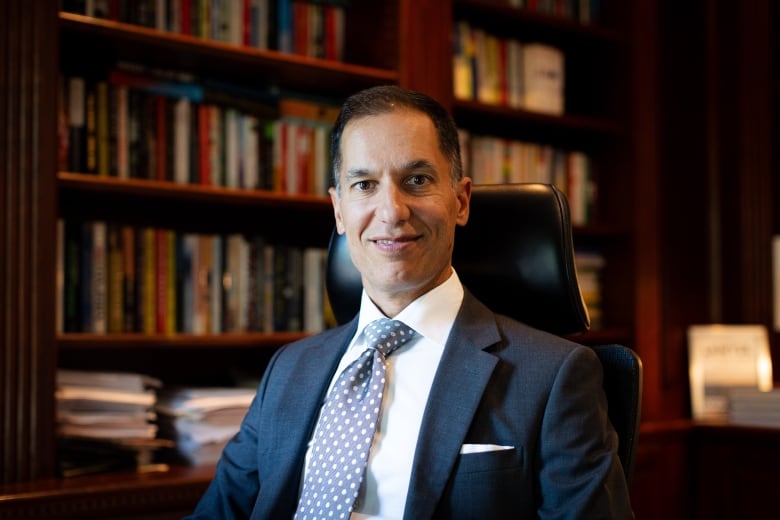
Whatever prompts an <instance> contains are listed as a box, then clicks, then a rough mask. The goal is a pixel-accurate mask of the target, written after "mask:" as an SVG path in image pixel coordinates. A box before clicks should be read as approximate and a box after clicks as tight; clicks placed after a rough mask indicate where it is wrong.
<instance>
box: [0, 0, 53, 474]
mask: <svg viewBox="0 0 780 520" xmlns="http://www.w3.org/2000/svg"><path fill="white" fill-rule="evenodd" d="M57 4H58V2H54V1H47V2H30V1H28V0H7V1H5V2H2V3H0V29H2V30H0V87H1V88H2V93H0V168H2V171H1V172H0V438H1V439H2V443H1V445H0V450H2V451H1V452H0V453H2V455H0V482H3V483H9V482H21V481H26V480H32V479H37V478H41V477H46V476H50V475H51V474H52V473H53V468H54V452H55V447H54V432H53V426H54V411H53V403H54V397H53V391H54V389H53V382H54V370H55V366H56V349H55V342H54V340H55V334H54V327H55V320H54V316H55V301H54V298H55V294H56V291H55V263H54V261H53V260H52V259H53V258H54V256H55V254H56V201H55V196H54V194H55V191H54V187H55V165H56V142H57V141H56V128H57V127H56V125H57V119H56V97H57V81H58V78H57V76H58V74H57V59H58V56H57V53H58V45H57Z"/></svg>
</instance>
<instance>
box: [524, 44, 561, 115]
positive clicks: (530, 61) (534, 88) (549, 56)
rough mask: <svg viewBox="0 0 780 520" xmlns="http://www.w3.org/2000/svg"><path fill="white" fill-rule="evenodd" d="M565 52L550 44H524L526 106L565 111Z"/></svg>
mask: <svg viewBox="0 0 780 520" xmlns="http://www.w3.org/2000/svg"><path fill="white" fill-rule="evenodd" d="M564 66H565V60H564V55H563V52H562V51H561V50H560V49H558V48H556V47H553V46H551V45H546V44H542V43H527V44H525V45H524V46H523V87H524V88H523V108H525V110H530V111H534V112H543V113H547V114H554V115H561V114H563V112H564V80H565V72H564Z"/></svg>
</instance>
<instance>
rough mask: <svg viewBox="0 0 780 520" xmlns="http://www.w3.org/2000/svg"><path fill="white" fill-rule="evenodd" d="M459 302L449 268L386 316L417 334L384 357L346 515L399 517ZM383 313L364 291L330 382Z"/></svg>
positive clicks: (456, 284)
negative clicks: (376, 408)
mask: <svg viewBox="0 0 780 520" xmlns="http://www.w3.org/2000/svg"><path fill="white" fill-rule="evenodd" d="M462 301H463V286H462V285H461V283H460V279H459V278H458V276H457V274H456V273H455V271H454V270H453V271H452V275H451V276H450V277H449V278H448V279H447V281H446V282H444V283H442V284H441V285H439V286H438V287H436V288H434V289H433V290H431V291H429V292H428V293H426V294H424V295H422V296H420V297H419V298H418V299H416V300H415V301H413V302H412V303H411V304H409V305H408V306H407V307H406V308H405V309H404V310H403V311H401V312H400V313H399V314H398V315H397V316H392V318H393V319H397V320H400V321H402V322H404V323H405V324H406V325H408V326H410V327H411V328H413V329H414V330H415V332H416V333H417V334H416V336H415V337H414V338H413V339H412V340H410V341H409V342H408V343H406V344H405V345H403V346H402V347H400V348H399V349H398V350H397V351H395V352H393V353H392V355H390V356H388V358H387V376H386V379H387V386H386V388H385V394H384V398H383V401H382V411H381V417H380V419H379V424H378V425H377V433H376V435H375V437H374V443H373V445H372V447H371V452H370V453H369V457H368V468H367V470H366V476H365V481H364V487H363V490H364V493H361V497H359V498H358V508H357V511H356V512H353V513H352V516H351V519H353V520H358V519H361V520H362V519H369V518H370V519H388V520H389V519H400V518H402V517H403V515H404V506H405V504H406V495H407V491H408V488H409V480H410V478H411V473H412V461H413V460H414V453H415V448H416V446H417V436H418V435H419V432H420V425H421V423H422V418H423V413H424V411H425V406H426V404H427V402H428V395H429V394H430V390H431V384H432V383H433V378H434V376H435V375H436V369H437V368H438V366H439V361H440V360H441V355H442V352H443V351H444V344H445V343H446V341H447V337H448V336H449V334H450V330H451V329H452V324H453V322H454V321H455V317H456V315H457V313H458V310H459V309H460V305H461V303H462ZM383 317H386V316H385V315H384V314H382V312H381V311H380V310H379V309H378V308H377V306H376V305H374V303H373V302H372V301H371V299H370V298H369V297H368V296H367V295H366V293H365V291H364V292H363V296H362V300H361V304H360V317H359V321H358V328H357V331H358V332H357V334H356V335H355V337H354V338H352V342H351V343H350V345H349V347H348V348H347V351H346V352H345V353H344V356H343V357H342V359H341V362H340V364H339V367H338V369H337V370H336V374H335V375H334V378H333V381H331V386H332V385H333V383H334V382H335V380H336V378H337V377H338V374H340V373H341V371H342V370H343V369H344V368H345V367H346V366H347V365H349V364H350V363H351V362H352V361H354V360H355V359H357V358H358V357H359V356H360V354H361V353H362V352H363V351H364V350H365V338H364V337H363V329H364V328H365V327H366V325H368V324H369V323H371V322H372V321H374V320H376V319H379V318H383Z"/></svg>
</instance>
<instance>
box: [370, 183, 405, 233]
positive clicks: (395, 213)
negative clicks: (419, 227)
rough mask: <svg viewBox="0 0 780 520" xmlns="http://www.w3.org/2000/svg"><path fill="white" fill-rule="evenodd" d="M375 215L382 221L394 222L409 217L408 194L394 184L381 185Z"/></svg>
mask: <svg viewBox="0 0 780 520" xmlns="http://www.w3.org/2000/svg"><path fill="white" fill-rule="evenodd" d="M376 213H377V216H378V217H379V218H380V219H381V220H382V221H383V222H389V223H396V222H400V221H404V220H407V219H408V218H409V201H408V194H407V193H406V192H404V190H403V189H402V188H400V187H399V186H397V185H395V184H389V185H385V186H383V187H382V189H381V190H380V193H379V197H378V198H377V208H376Z"/></svg>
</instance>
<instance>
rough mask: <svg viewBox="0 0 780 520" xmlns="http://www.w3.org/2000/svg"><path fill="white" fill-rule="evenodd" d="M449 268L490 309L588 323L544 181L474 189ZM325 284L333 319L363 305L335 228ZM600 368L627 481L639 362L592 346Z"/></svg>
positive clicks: (552, 195)
mask: <svg viewBox="0 0 780 520" xmlns="http://www.w3.org/2000/svg"><path fill="white" fill-rule="evenodd" d="M453 265H454V266H455V269H456V270H457V272H458V276H459V277H460V279H461V281H462V282H463V284H464V285H465V286H466V287H468V288H469V290H470V291H471V292H472V293H473V294H474V295H475V296H476V297H477V298H479V299H480V300H481V301H482V302H483V303H485V304H486V305H487V306H488V307H490V308H491V309H492V310H494V311H495V312H500V313H502V314H506V315H508V316H511V317H513V318H515V319H517V320H519V321H522V322H524V323H527V324H528V325H532V326H534V327H537V328H539V329H542V330H546V331H548V332H552V333H554V334H560V335H571V334H577V333H582V332H585V331H587V330H588V329H589V327H590V319H589V317H588V312H587V308H586V306H585V303H584V301H583V300H582V295H581V293H580V287H579V282H578V281H577V273H576V269H575V265H574V247H573V242H572V229H571V219H570V216H569V206H568V202H567V200H566V197H565V196H564V195H563V193H561V192H560V191H559V190H557V189H556V188H555V187H553V186H551V185H547V184H512V185H499V186H475V187H474V189H473V190H472V197H471V215H470V217H469V223H468V225H467V226H465V227H459V228H458V230H457V232H456V237H455V251H454V253H453ZM326 286H327V290H328V295H329V299H330V302H331V307H332V308H333V313H334V315H335V317H336V320H337V321H338V322H339V323H345V322H347V321H349V320H350V319H352V318H353V317H354V316H355V314H356V313H357V312H358V310H359V308H360V296H361V292H362V288H363V286H362V283H361V280H360V274H359V273H358V271H357V269H356V268H355V266H354V265H353V264H352V261H351V260H350V257H349V252H348V250H347V244H346V240H345V239H344V237H343V235H338V234H337V233H336V232H335V231H334V233H333V235H332V236H331V241H330V246H329V250H328V263H327V271H326ZM593 349H594V351H595V352H596V354H597V355H598V357H599V359H600V360H601V363H602V365H603V367H604V390H605V393H606V395H607V401H608V404H609V417H610V420H611V421H612V424H613V426H614V427H615V430H616V431H617V434H618V438H619V441H620V444H619V450H618V454H619V456H620V461H621V464H622V465H623V471H624V473H625V475H626V479H627V480H629V482H630V480H631V477H632V474H633V462H634V457H635V454H634V452H635V448H636V442H637V433H638V429H639V418H640V413H641V398H642V363H641V361H640V359H639V357H638V356H637V355H636V353H635V352H634V351H632V350H631V349H629V348H627V347H625V346H622V345H601V346H596V347H593Z"/></svg>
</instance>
